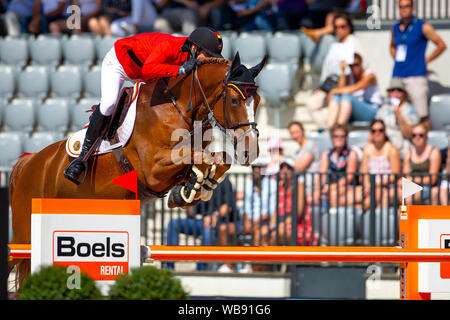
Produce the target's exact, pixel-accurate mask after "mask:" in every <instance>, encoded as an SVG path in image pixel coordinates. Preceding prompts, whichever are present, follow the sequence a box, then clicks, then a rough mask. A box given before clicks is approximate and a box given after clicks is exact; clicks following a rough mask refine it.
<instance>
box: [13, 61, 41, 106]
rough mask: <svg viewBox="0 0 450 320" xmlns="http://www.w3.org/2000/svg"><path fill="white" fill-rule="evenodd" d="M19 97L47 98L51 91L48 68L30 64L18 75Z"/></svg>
mask: <svg viewBox="0 0 450 320" xmlns="http://www.w3.org/2000/svg"><path fill="white" fill-rule="evenodd" d="M17 83H18V87H19V97H23V98H41V99H42V98H45V97H46V96H47V94H48V91H49V76H48V69H47V68H46V67H44V66H28V67H27V68H26V69H25V70H23V71H21V72H20V73H19V76H18V81H17Z"/></svg>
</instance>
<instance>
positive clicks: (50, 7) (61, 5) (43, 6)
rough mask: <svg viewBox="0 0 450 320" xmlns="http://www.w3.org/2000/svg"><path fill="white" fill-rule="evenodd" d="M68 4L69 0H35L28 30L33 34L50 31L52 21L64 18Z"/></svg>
mask: <svg viewBox="0 0 450 320" xmlns="http://www.w3.org/2000/svg"><path fill="white" fill-rule="evenodd" d="M67 4H68V1H67V0H35V1H34V4H33V16H32V18H31V21H30V23H29V24H28V31H29V32H30V33H32V34H39V33H48V32H49V31H50V30H49V24H50V23H52V22H53V21H57V20H60V19H64V9H65V8H66V6H67Z"/></svg>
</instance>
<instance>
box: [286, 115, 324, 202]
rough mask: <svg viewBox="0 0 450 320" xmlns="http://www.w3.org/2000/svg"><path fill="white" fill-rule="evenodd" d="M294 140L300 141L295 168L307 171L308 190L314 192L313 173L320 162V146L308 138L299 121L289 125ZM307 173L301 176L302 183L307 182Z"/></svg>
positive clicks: (303, 171) (295, 156) (294, 157)
mask: <svg viewBox="0 0 450 320" xmlns="http://www.w3.org/2000/svg"><path fill="white" fill-rule="evenodd" d="M288 130H289V133H290V135H291V138H292V140H294V141H295V142H297V143H298V145H299V147H300V149H298V150H297V151H296V153H295V154H294V156H293V159H294V162H295V170H296V171H300V172H302V173H306V174H305V175H306V190H307V191H306V192H307V194H310V193H311V192H312V182H313V174H315V173H317V171H318V170H319V164H320V154H319V148H318V147H317V145H315V144H314V142H313V141H312V140H309V139H308V138H306V135H305V129H304V128H303V125H302V124H301V123H300V122H298V121H292V122H291V123H290V124H289V125H288ZM305 175H301V176H300V177H299V179H300V181H299V182H300V183H305Z"/></svg>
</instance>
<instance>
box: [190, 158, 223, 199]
mask: <svg viewBox="0 0 450 320" xmlns="http://www.w3.org/2000/svg"><path fill="white" fill-rule="evenodd" d="M229 168H230V166H229V165H223V164H212V165H211V166H210V169H209V172H208V175H206V176H205V177H204V181H203V184H202V190H201V192H200V193H199V194H198V195H197V196H196V197H195V199H200V200H202V201H208V200H209V199H211V197H212V194H213V191H214V189H216V188H217V185H218V184H219V183H221V182H222V181H223V180H224V179H225V172H227V171H228V169H229Z"/></svg>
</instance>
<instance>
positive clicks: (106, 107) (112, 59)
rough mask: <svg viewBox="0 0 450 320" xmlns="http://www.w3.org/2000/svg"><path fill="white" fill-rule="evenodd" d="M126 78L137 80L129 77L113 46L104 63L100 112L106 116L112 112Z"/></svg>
mask: <svg viewBox="0 0 450 320" xmlns="http://www.w3.org/2000/svg"><path fill="white" fill-rule="evenodd" d="M126 80H128V81H131V82H136V81H135V80H130V79H129V78H128V76H127V74H126V73H125V71H124V70H123V67H122V65H121V64H120V62H119V60H117V56H116V51H115V49H114V47H112V48H111V50H109V51H108V53H107V54H106V55H105V57H104V58H103V63H102V76H101V91H102V92H101V94H102V98H101V100H100V112H101V113H102V114H103V115H104V116H110V115H111V114H112V112H113V108H114V104H115V103H116V100H117V97H118V96H119V92H120V89H121V88H122V85H123V83H124V82H125V81H126Z"/></svg>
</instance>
